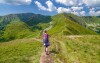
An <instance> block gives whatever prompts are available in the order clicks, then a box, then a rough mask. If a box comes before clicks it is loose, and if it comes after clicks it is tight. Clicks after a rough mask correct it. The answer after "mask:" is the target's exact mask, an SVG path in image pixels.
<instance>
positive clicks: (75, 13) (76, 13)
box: [71, 11, 80, 16]
mask: <svg viewBox="0 0 100 63" xmlns="http://www.w3.org/2000/svg"><path fill="white" fill-rule="evenodd" d="M71 13H72V14H74V15H77V16H79V15H80V14H79V12H76V11H74V12H71Z"/></svg>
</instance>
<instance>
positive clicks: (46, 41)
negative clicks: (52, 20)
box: [43, 30, 50, 54]
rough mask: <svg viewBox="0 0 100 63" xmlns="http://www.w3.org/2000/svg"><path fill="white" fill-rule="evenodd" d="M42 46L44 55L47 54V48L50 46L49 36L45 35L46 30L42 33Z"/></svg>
mask: <svg viewBox="0 0 100 63" xmlns="http://www.w3.org/2000/svg"><path fill="white" fill-rule="evenodd" d="M43 45H44V47H45V52H46V54H49V51H48V46H49V45H50V43H49V35H48V34H47V31H46V30H45V31H43Z"/></svg>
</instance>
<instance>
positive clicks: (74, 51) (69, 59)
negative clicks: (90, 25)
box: [51, 35, 100, 63]
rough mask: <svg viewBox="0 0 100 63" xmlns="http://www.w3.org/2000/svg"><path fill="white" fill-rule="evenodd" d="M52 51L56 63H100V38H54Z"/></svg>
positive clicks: (91, 36)
mask: <svg viewBox="0 0 100 63" xmlns="http://www.w3.org/2000/svg"><path fill="white" fill-rule="evenodd" d="M51 51H52V53H54V55H53V58H54V59H55V63H61V62H62V63H100V36H99V35H97V36H96V35H83V36H82V35H78V36H74V35H73V36H59V37H56V36H54V37H53V38H51Z"/></svg>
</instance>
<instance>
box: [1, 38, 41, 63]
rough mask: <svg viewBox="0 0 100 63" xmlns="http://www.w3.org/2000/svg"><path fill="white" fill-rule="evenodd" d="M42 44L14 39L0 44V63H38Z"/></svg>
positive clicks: (29, 40) (30, 39) (30, 40)
mask: <svg viewBox="0 0 100 63" xmlns="http://www.w3.org/2000/svg"><path fill="white" fill-rule="evenodd" d="M41 51H42V43H41V42H38V41H35V40H33V39H32V38H29V39H16V40H13V41H10V42H1V43H0V63H39V58H40V55H41Z"/></svg>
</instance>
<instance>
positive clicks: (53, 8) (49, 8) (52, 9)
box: [46, 1, 56, 12]
mask: <svg viewBox="0 0 100 63" xmlns="http://www.w3.org/2000/svg"><path fill="white" fill-rule="evenodd" d="M46 4H47V6H48V8H47V10H48V11H50V12H51V11H54V10H56V7H55V6H54V5H53V3H52V2H51V1H47V2H46Z"/></svg>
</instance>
